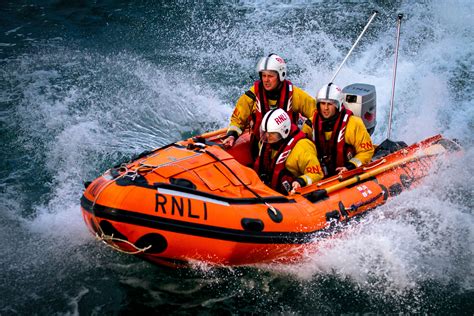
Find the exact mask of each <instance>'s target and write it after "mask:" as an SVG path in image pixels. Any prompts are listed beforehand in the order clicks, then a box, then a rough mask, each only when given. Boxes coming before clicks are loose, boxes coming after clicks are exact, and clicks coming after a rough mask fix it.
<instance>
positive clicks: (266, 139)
mask: <svg viewBox="0 0 474 316" xmlns="http://www.w3.org/2000/svg"><path fill="white" fill-rule="evenodd" d="M259 147H260V148H259V153H258V157H257V159H256V161H255V164H254V170H255V171H256V172H257V173H258V175H259V176H260V179H262V181H263V182H264V183H265V184H267V185H268V186H270V187H271V188H272V189H274V190H276V191H278V192H280V193H282V194H288V193H294V192H295V190H296V189H298V188H300V187H304V186H306V185H309V184H312V183H314V182H316V181H319V180H320V179H322V178H323V172H322V170H321V167H320V165H319V161H318V158H317V156H316V147H315V146H314V144H313V142H312V141H311V140H310V139H308V138H306V135H305V133H303V132H302V131H300V130H299V129H298V127H297V126H296V125H295V124H293V123H292V122H291V119H290V117H289V115H288V114H287V113H286V112H285V111H284V110H282V109H273V110H271V111H269V112H267V113H266V114H265V116H264V117H263V120H262V123H261V125H260V143H259Z"/></svg>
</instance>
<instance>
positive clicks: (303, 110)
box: [292, 85, 316, 138]
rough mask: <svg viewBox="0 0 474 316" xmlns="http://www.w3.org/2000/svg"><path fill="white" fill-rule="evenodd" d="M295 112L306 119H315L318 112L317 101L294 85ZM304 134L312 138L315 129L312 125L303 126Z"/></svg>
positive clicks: (293, 103) (293, 104)
mask: <svg viewBox="0 0 474 316" xmlns="http://www.w3.org/2000/svg"><path fill="white" fill-rule="evenodd" d="M292 106H293V111H295V112H297V113H299V114H301V115H303V116H304V117H305V118H306V119H308V120H310V122H311V121H312V119H313V115H314V112H316V100H315V99H314V98H313V97H312V96H310V95H309V94H308V93H306V92H305V91H304V90H302V89H300V88H298V87H295V86H294V85H293V101H292ZM301 130H302V131H303V133H305V134H306V136H308V137H309V138H311V137H312V134H313V128H312V124H311V125H308V124H303V127H302V128H301Z"/></svg>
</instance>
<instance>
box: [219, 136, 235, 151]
mask: <svg viewBox="0 0 474 316" xmlns="http://www.w3.org/2000/svg"><path fill="white" fill-rule="evenodd" d="M234 143H235V137H234V136H228V137H227V138H226V139H224V140H223V141H222V145H223V146H224V148H225V149H229V148H231V147H232V146H234Z"/></svg>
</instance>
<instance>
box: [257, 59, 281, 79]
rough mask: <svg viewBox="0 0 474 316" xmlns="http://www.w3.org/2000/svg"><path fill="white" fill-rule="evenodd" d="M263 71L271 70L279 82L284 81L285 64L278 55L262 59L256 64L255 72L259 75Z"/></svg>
mask: <svg viewBox="0 0 474 316" xmlns="http://www.w3.org/2000/svg"><path fill="white" fill-rule="evenodd" d="M264 70H272V71H276V72H277V73H278V77H279V78H280V81H283V80H285V77H286V63H285V61H284V60H283V58H281V57H280V56H278V55H275V54H270V55H268V57H262V58H260V60H259V61H258V63H257V72H258V74H260V73H261V72H262V71H264Z"/></svg>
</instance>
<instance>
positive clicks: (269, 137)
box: [260, 131, 282, 144]
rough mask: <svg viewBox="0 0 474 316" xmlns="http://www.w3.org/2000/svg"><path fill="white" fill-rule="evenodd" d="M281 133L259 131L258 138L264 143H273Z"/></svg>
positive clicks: (279, 137)
mask: <svg viewBox="0 0 474 316" xmlns="http://www.w3.org/2000/svg"><path fill="white" fill-rule="evenodd" d="M281 138H282V137H281V135H280V133H278V132H264V131H260V140H261V141H262V142H264V143H269V144H273V143H276V142H278V141H279V140H280V139H281Z"/></svg>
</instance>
